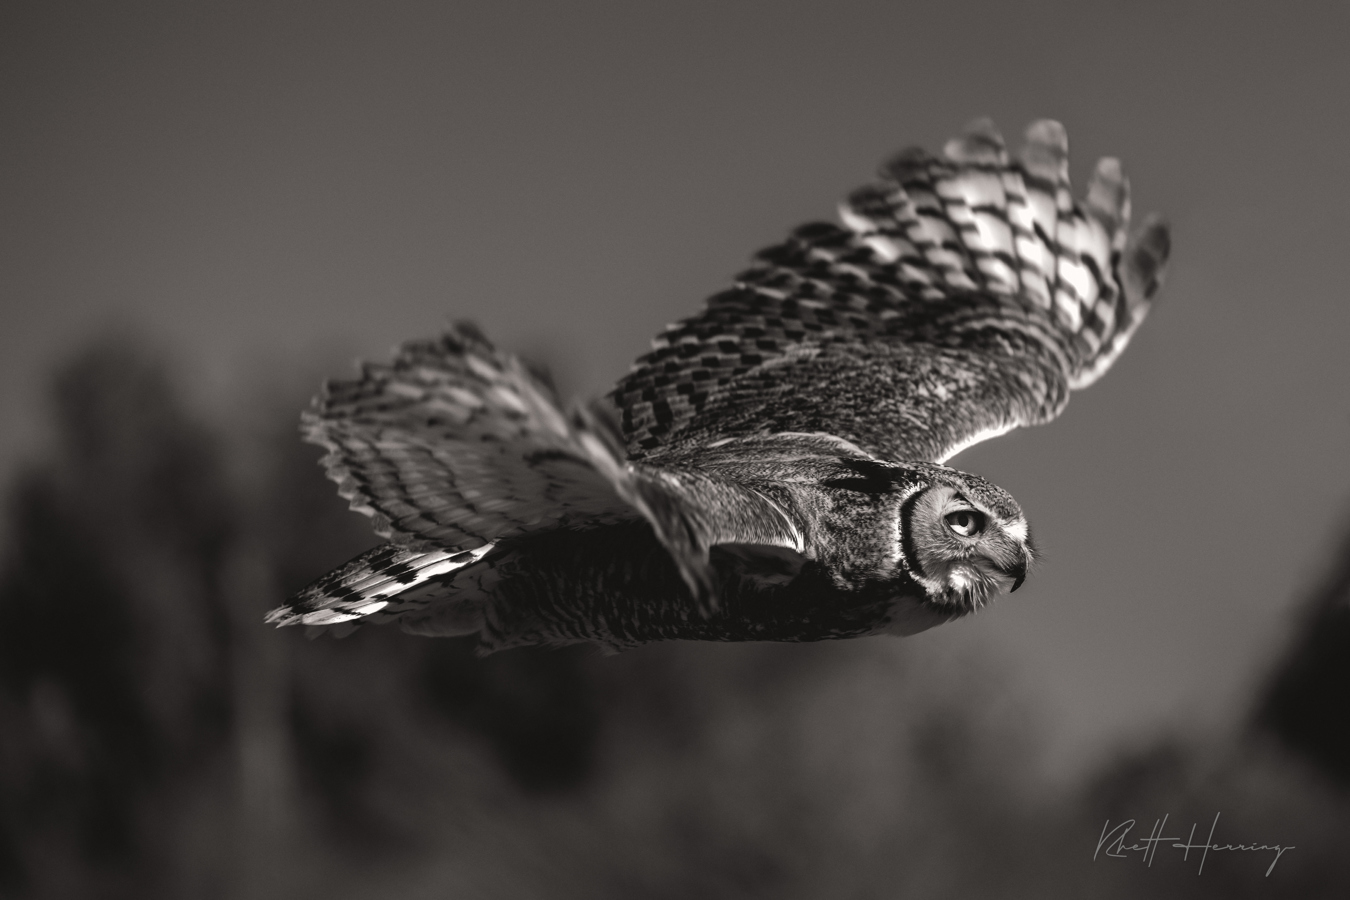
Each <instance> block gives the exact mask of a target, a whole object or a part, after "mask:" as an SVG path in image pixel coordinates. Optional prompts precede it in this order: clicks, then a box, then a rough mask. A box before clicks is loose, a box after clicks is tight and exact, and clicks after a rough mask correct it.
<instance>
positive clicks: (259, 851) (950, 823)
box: [0, 344, 1350, 900]
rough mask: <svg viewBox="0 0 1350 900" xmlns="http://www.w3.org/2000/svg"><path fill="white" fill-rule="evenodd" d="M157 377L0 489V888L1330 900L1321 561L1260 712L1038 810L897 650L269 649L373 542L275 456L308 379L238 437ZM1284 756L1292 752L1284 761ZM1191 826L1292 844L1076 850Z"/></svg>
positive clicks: (954, 682)
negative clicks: (321, 588)
mask: <svg viewBox="0 0 1350 900" xmlns="http://www.w3.org/2000/svg"><path fill="white" fill-rule="evenodd" d="M165 372H166V369H165V368H164V367H163V366H161V365H159V364H158V363H156V362H155V361H154V360H153V357H151V356H150V355H149V354H147V353H145V352H144V351H142V350H136V349H134V348H129V347H127V346H125V345H118V344H110V345H104V346H100V347H95V348H93V349H91V350H89V351H88V352H86V353H84V354H82V355H80V356H79V357H78V358H77V359H76V360H75V362H74V363H72V364H71V365H70V366H68V367H67V368H66V369H65V370H64V371H63V373H62V374H61V375H60V376H59V377H58V379H57V380H56V391H55V393H54V398H55V403H54V409H55V411H56V416H57V421H58V424H59V427H58V429H57V433H58V440H57V442H56V445H55V447H54V449H53V451H52V452H51V453H50V454H49V455H48V457H47V458H45V459H42V460H40V461H39V462H38V463H36V464H34V465H32V466H30V467H29V468H28V469H27V470H26V471H25V473H24V474H22V475H21V476H20V477H19V478H18V479H17V480H16V481H15V482H14V485H13V487H12V489H11V490H10V492H9V499H8V506H7V515H8V527H7V530H6V531H5V533H6V534H7V536H8V542H9V545H8V546H7V547H6V548H5V553H4V556H3V563H0V894H3V895H10V894H12V895H16V896H32V897H77V896H78V897H83V896H99V897H138V898H139V897H155V896H193V897H250V898H254V897H258V898H265V897H291V896H299V895H319V894H322V895H324V896H327V897H332V898H334V900H345V898H365V897H386V896H399V897H422V896H426V897H443V896H455V897H480V896H482V897H488V896H510V897H516V896H519V897H530V896H537V897H550V898H553V897H558V898H568V897H575V898H588V900H589V898H596V897H615V898H633V897H639V898H640V897H651V898H667V897H683V896H698V897H712V898H719V897H726V898H732V897H773V898H814V897H821V896H848V897H856V898H873V897H875V898H892V897H915V898H939V897H968V896H1000V897H1009V898H1016V897H1045V896H1095V897H1107V898H1115V897H1132V896H1149V897H1197V898H1201V897H1229V898H1232V897H1247V896H1256V895H1258V894H1263V893H1266V894H1268V893H1270V892H1271V889H1273V888H1277V887H1282V888H1283V890H1284V892H1285V893H1286V894H1289V895H1298V896H1310V897H1315V896H1326V897H1341V896H1345V892H1346V889H1347V887H1348V886H1350V863H1347V862H1346V861H1345V857H1344V854H1343V852H1342V848H1341V846H1340V838H1339V836H1340V835H1343V834H1344V833H1347V832H1350V810H1348V808H1347V803H1346V801H1345V798H1344V794H1343V793H1341V792H1336V791H1328V790H1327V784H1329V783H1330V782H1329V781H1328V779H1327V775H1330V776H1331V777H1332V778H1335V777H1340V776H1338V775H1337V774H1336V773H1337V772H1338V771H1341V770H1338V769H1336V765H1337V763H1336V762H1335V761H1336V760H1341V762H1342V763H1343V761H1344V756H1343V755H1337V754H1343V743H1341V744H1337V743H1336V741H1337V740H1340V741H1343V740H1344V731H1343V730H1342V731H1339V732H1338V731H1336V728H1337V727H1342V725H1341V723H1343V722H1344V721H1345V717H1344V716H1343V715H1339V717H1338V718H1334V719H1333V718H1332V716H1334V715H1337V710H1341V711H1343V710H1344V696H1345V695H1344V691H1343V689H1342V688H1343V685H1344V684H1345V683H1346V682H1345V678H1344V677H1343V674H1344V673H1343V669H1337V668H1336V666H1337V665H1343V663H1341V662H1338V660H1343V659H1344V654H1341V655H1340V656H1337V655H1336V653H1337V652H1338V651H1337V648H1338V647H1343V646H1344V641H1345V637H1344V634H1343V632H1342V631H1337V629H1338V628H1342V627H1343V626H1339V625H1336V624H1335V623H1336V622H1338V621H1340V620H1339V619H1336V616H1341V615H1342V614H1343V611H1344V606H1345V603H1344V599H1343V598H1344V592H1345V589H1346V588H1345V585H1346V584H1347V580H1348V576H1346V575H1344V570H1343V569H1338V570H1337V571H1338V572H1342V574H1341V575H1338V576H1337V577H1336V578H1333V579H1332V580H1331V582H1330V583H1331V584H1332V586H1333V587H1332V589H1331V593H1330V594H1328V596H1331V595H1332V594H1335V596H1338V597H1341V598H1342V599H1341V600H1339V601H1327V602H1325V603H1324V604H1322V605H1320V606H1317V607H1316V610H1317V612H1315V613H1314V614H1313V616H1312V622H1313V624H1312V625H1310V626H1309V628H1308V630H1307V631H1306V632H1305V634H1304V637H1303V638H1302V639H1301V640H1299V641H1296V642H1295V643H1294V645H1293V646H1292V647H1291V649H1290V651H1289V656H1288V658H1287V660H1286V662H1285V663H1284V664H1282V666H1281V667H1280V669H1279V674H1278V675H1277V677H1275V679H1274V680H1273V682H1272V684H1273V686H1272V687H1270V688H1269V689H1268V690H1267V691H1266V692H1265V694H1263V697H1264V699H1263V700H1262V701H1261V703H1262V705H1261V707H1260V708H1261V710H1262V712H1261V714H1260V716H1258V721H1259V722H1260V723H1262V724H1261V727H1259V728H1257V729H1254V730H1249V731H1243V730H1242V729H1241V728H1239V727H1237V726H1236V725H1235V726H1234V727H1233V728H1232V729H1231V730H1230V731H1227V732H1222V733H1219V734H1210V735H1193V734H1178V735H1176V736H1175V737H1173V738H1169V739H1165V740H1155V741H1151V742H1149V741H1145V742H1142V743H1141V744H1139V745H1138V746H1137V747H1135V748H1134V749H1132V750H1130V749H1127V750H1124V751H1122V752H1121V754H1120V755H1119V757H1118V758H1117V759H1116V760H1115V761H1113V762H1112V763H1110V764H1108V765H1106V766H1104V767H1103V768H1102V769H1101V770H1100V771H1098V772H1096V773H1094V776H1093V778H1092V779H1090V782H1089V783H1088V784H1087V785H1086V786H1084V787H1081V788H1079V787H1073V786H1070V787H1068V788H1062V789H1059V790H1051V789H1050V788H1048V787H1047V786H1046V785H1045V784H1044V783H1043V782H1041V781H1040V780H1039V778H1038V777H1037V776H1036V774H1035V773H1036V760H1037V752H1038V751H1037V746H1038V744H1037V731H1038V729H1037V727H1036V725H1035V724H1034V723H1035V722H1036V711H1035V707H1034V705H1033V704H1032V703H1031V701H1030V700H1029V699H1028V698H1024V697H1020V695H1019V694H1018V693H1017V690H1016V689H1015V687H1013V686H1010V685H1009V684H1008V683H1007V679H1006V678H1005V677H1004V674H1003V673H1002V671H1001V670H1000V668H999V666H998V665H997V664H996V663H991V662H988V661H987V660H985V659H984V658H983V657H982V655H981V653H980V651H979V650H978V649H976V650H974V651H972V652H969V653H962V654H955V655H951V654H944V653H943V652H942V651H941V650H940V649H938V647H939V645H937V644H934V643H932V642H927V641H925V640H923V639H922V638H915V639H911V640H906V641H894V640H888V639H876V640H866V641H853V642H847V643H844V644H828V643H827V644H821V645H755V644H744V645H711V644H664V645H653V646H650V647H644V648H639V649H637V650H634V651H629V652H626V653H623V654H620V655H618V656H614V657H603V656H601V655H600V654H599V653H598V652H596V651H594V650H593V649H590V648H585V647H579V648H570V649H566V650H562V651H551V650H537V649H527V650H516V651H508V652H505V653H501V654H498V655H495V656H492V657H489V658H487V659H480V658H478V657H476V656H474V654H473V652H472V647H471V646H470V644H469V642H468V641H465V640H441V641H436V640H427V639H422V638H412V637H409V636H406V635H403V634H401V633H399V632H398V631H397V630H395V629H392V628H378V627H375V628H364V629H361V630H358V631H357V632H356V633H355V634H353V635H352V636H350V637H348V638H345V639H343V640H340V641H334V640H330V639H327V638H324V639H320V640H315V641H308V640H306V639H305V637H304V635H303V633H302V632H300V631H299V630H297V629H286V630H282V631H276V630H273V629H271V628H270V627H268V626H265V625H264V624H263V622H262V614H263V612H264V611H265V610H266V609H267V608H268V607H269V606H271V605H274V604H275V603H276V602H278V600H279V599H280V598H281V597H283V596H284V595H285V594H287V593H289V592H291V591H294V590H296V589H298V588H300V587H302V586H303V585H304V584H305V582H306V581H307V580H308V579H310V578H311V577H313V576H314V575H316V574H318V573H322V572H325V571H327V570H328V569H330V568H331V567H333V566H334V565H337V564H340V563H341V562H343V561H344V560H345V559H346V558H347V557H349V556H351V555H354V554H356V553H358V552H360V551H361V550H363V549H365V547H367V546H369V545H370V544H371V543H372V542H373V540H374V538H373V537H372V535H371V533H370V531H369V528H368V527H367V525H366V523H365V521H364V520H363V519H362V518H361V517H359V516H356V515H353V514H351V513H350V512H348V511H347V510H346V508H345V504H344V503H343V502H342V501H341V500H340V499H339V498H338V497H337V496H336V492H335V491H334V490H333V489H332V486H331V485H330V484H329V483H328V482H327V481H326V480H325V479H324V477H323V474H322V472H321V470H320V468H319V466H317V465H316V461H317V458H318V456H319V451H318V450H317V449H316V448H313V447H309V446H306V445H304V444H302V443H301V442H300V441H299V440H298V439H297V436H296V433H295V416H294V410H296V409H297V408H299V407H300V406H301V405H302V404H303V401H304V397H303V393H304V392H303V391H301V390H298V389H297V390H294V391H288V390H277V389H275V388H274V387H269V390H268V391H266V392H265V393H267V394H268V395H269V399H265V400H260V401H257V402H252V403H249V404H246V406H247V408H248V409H250V410H252V416H253V418H251V419H248V420H246V421H245V420H236V421H232V422H230V423H229V425H228V427H226V426H225V425H224V424H222V422H220V421H215V422H214V423H212V422H209V421H204V420H199V419H197V418H194V417H193V416H192V415H190V414H189V413H188V412H187V411H186V410H185V408H184V405H183V403H182V402H181V401H180V400H179V399H178V398H177V397H176V396H175V393H174V391H173V390H172V384H171V380H170V379H169V378H168V377H167V376H166V374H165ZM1338 564H1339V563H1338ZM1337 591H1339V592H1340V593H1339V594H1337V593H1336V592H1337ZM1337 603H1339V605H1337ZM1328 623H1329V624H1328ZM1337 635H1340V637H1337ZM1338 641H1339V643H1338ZM1337 672H1341V673H1342V674H1341V675H1337V674H1336V673H1337ZM1329 681H1334V684H1327V683H1325V682H1329ZM1338 690H1339V691H1341V693H1336V692H1337V691H1338ZM1289 698H1293V699H1292V700H1291V699H1289ZM1337 704H1339V706H1338V705H1337ZM1289 723H1294V724H1293V725H1290V724H1289ZM1272 732H1273V733H1275V734H1276V735H1278V736H1279V737H1280V740H1279V741H1272V740H1267V739H1266V736H1267V735H1269V734H1270V733H1272ZM1309 735H1312V737H1311V738H1310V737H1309ZM1328 735H1330V736H1331V737H1330V738H1328V737H1327V736H1328ZM1336 735H1340V737H1339V738H1338V737H1336ZM1286 745H1287V746H1289V747H1293V748H1295V752H1298V753H1300V754H1301V755H1302V756H1303V757H1305V758H1307V759H1310V760H1315V761H1317V763H1316V765H1313V766H1296V765H1290V764H1289V756H1288V755H1287V753H1286V751H1285V750H1283V749H1282V747H1284V746H1286ZM1338 747H1340V748H1342V749H1340V750H1338V749H1336V748H1338ZM1310 748H1311V749H1310ZM1328 748H1330V749H1328ZM1326 759H1330V760H1332V763H1331V764H1327V763H1326V762H1325V761H1324V760H1326ZM1323 773H1325V774H1323ZM1215 811H1222V813H1223V817H1224V818H1223V825H1224V827H1225V828H1226V829H1227V831H1226V832H1225V833H1226V834H1227V836H1228V837H1230V838H1232V839H1234V840H1242V839H1253V840H1260V841H1280V842H1283V843H1286V844H1294V845H1295V846H1296V849H1295V850H1294V851H1291V852H1290V855H1288V856H1286V857H1285V858H1284V859H1283V860H1282V861H1281V862H1280V864H1279V868H1278V869H1277V870H1276V872H1275V873H1273V875H1272V879H1270V880H1267V879H1264V878H1263V877H1262V869H1263V867H1264V865H1265V863H1264V862H1262V861H1260V860H1257V859H1255V858H1238V857H1235V856H1234V857H1229V858H1224V859H1215V860H1212V861H1211V862H1210V863H1209V864H1208V865H1207V868H1206V871H1205V873H1204V876H1203V877H1196V875H1195V872H1194V871H1193V870H1192V869H1191V868H1189V867H1183V866H1182V865H1181V864H1180V862H1178V861H1177V859H1179V857H1177V858H1176V859H1174V856H1176V854H1175V853H1174V852H1173V853H1172V854H1171V855H1169V853H1168V851H1167V850H1166V849H1164V850H1163V851H1160V853H1159V854H1158V856H1159V861H1158V862H1157V863H1156V864H1155V866H1154V867H1153V868H1148V867H1145V866H1143V865H1142V864H1141V863H1139V862H1138V861H1137V860H1133V859H1131V860H1128V861H1127V860H1117V859H1112V860H1109V861H1103V860H1100V859H1099V860H1098V861H1096V862H1094V861H1093V860H1092V852H1093V844H1094V842H1095V841H1096V840H1097V839H1098V834H1099V832H1100V829H1101V827H1102V821H1103V820H1104V819H1106V818H1110V819H1111V820H1113V821H1118V820H1120V819H1122V818H1128V817H1135V818H1138V819H1139V820H1140V821H1141V823H1142V824H1141V826H1140V828H1141V829H1142V831H1143V834H1141V835H1138V836H1139V837H1141V838H1142V837H1143V836H1144V835H1146V834H1147V825H1148V824H1149V823H1151V819H1152V817H1153V816H1155V815H1157V816H1161V815H1162V814H1164V813H1167V814H1169V815H1170V819H1169V821H1170V822H1172V823H1176V822H1179V821H1180V822H1183V823H1190V822H1191V821H1192V820H1194V821H1203V822H1208V821H1209V818H1211V817H1212V816H1213V813H1214V812H1215ZM1169 827H1170V826H1169ZM1169 834H1170V831H1169Z"/></svg>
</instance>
